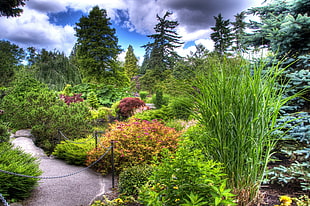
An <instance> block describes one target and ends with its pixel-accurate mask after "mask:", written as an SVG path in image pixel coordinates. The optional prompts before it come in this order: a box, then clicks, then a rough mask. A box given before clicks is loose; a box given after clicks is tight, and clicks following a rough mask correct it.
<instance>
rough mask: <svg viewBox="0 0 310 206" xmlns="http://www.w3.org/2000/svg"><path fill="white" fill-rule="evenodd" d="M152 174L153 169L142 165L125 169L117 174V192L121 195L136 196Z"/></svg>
mask: <svg viewBox="0 0 310 206" xmlns="http://www.w3.org/2000/svg"><path fill="white" fill-rule="evenodd" d="M152 173H153V167H152V166H150V165H146V164H142V165H136V166H133V167H129V168H125V169H124V170H123V171H122V172H121V173H120V174H119V184H118V187H119V192H120V193H121V195H126V196H131V195H132V196H137V195H138V193H139V188H140V187H142V186H143V185H144V184H145V183H146V182H147V180H148V178H149V177H150V176H151V175H152Z"/></svg>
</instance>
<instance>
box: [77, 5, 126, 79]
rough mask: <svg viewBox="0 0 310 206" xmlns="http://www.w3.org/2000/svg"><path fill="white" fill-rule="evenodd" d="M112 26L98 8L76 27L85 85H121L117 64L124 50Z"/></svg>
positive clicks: (82, 18)
mask: <svg viewBox="0 0 310 206" xmlns="http://www.w3.org/2000/svg"><path fill="white" fill-rule="evenodd" d="M110 26H111V22H110V18H108V16H107V12H106V10H105V9H100V8H99V7H98V6H95V7H93V9H92V10H91V11H90V13H89V15H88V16H87V17H85V16H83V17H81V18H80V20H79V22H78V23H76V27H75V31H76V36H77V45H76V50H77V51H76V58H77V62H78V65H79V66H80V69H81V72H82V74H83V81H85V82H93V83H98V82H100V83H109V84H110V83H113V81H116V82H115V84H118V83H119V82H121V81H122V80H121V78H122V77H123V75H122V74H121V71H120V67H119V65H118V63H117V61H116V58H117V55H118V54H119V53H120V52H121V49H120V46H119V45H118V38H117V37H116V35H115V29H114V28H111V27H110Z"/></svg>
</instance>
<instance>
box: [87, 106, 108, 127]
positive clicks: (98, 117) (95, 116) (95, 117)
mask: <svg viewBox="0 0 310 206" xmlns="http://www.w3.org/2000/svg"><path fill="white" fill-rule="evenodd" d="M90 113H91V120H92V121H93V122H94V123H95V124H97V123H100V122H101V123H104V122H109V120H110V118H111V117H112V116H113V115H112V114H113V111H112V109H111V108H108V107H99V108H98V109H92V110H90Z"/></svg>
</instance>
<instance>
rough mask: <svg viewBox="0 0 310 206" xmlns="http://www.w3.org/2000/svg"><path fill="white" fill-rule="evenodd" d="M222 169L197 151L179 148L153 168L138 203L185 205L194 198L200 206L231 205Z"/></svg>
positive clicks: (170, 205)
mask: <svg viewBox="0 0 310 206" xmlns="http://www.w3.org/2000/svg"><path fill="white" fill-rule="evenodd" d="M222 169H223V168H222V166H221V164H219V163H216V162H214V161H212V160H209V161H207V160H206V158H205V157H204V156H203V155H202V154H201V151H200V150H190V148H184V147H181V148H180V149H179V150H178V151H177V152H176V154H175V155H172V156H167V158H165V159H164V160H163V162H162V163H161V164H159V166H157V167H156V168H155V170H154V172H153V175H151V176H150V178H149V182H148V183H147V184H146V185H145V186H143V187H142V188H141V192H140V194H139V200H140V201H141V203H142V204H143V205H169V206H173V205H183V204H184V205H186V203H188V202H189V203H190V202H191V201H192V200H194V199H197V198H195V197H193V194H195V195H197V197H198V199H200V201H199V202H200V203H201V202H204V204H199V205H210V206H212V205H233V202H232V201H233V199H232V198H231V197H232V196H233V195H232V194H231V193H230V190H229V189H226V188H225V187H226V179H225V174H224V173H223V171H222ZM199 202H196V204H188V205H198V203H199Z"/></svg>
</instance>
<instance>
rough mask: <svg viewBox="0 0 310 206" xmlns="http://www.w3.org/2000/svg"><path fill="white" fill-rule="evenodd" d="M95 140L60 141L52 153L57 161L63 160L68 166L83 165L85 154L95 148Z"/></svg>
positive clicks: (91, 138)
mask: <svg viewBox="0 0 310 206" xmlns="http://www.w3.org/2000/svg"><path fill="white" fill-rule="evenodd" d="M95 146H96V145H95V139H94V138H93V137H90V138H82V139H76V140H74V139H73V140H71V141H70V140H66V141H61V142H60V144H58V145H57V146H56V147H55V150H54V152H53V153H52V154H53V155H55V156H56V157H57V158H59V159H63V160H65V161H66V162H67V163H69V164H74V165H85V162H86V157H87V152H88V151H90V150H92V149H94V148H95Z"/></svg>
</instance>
